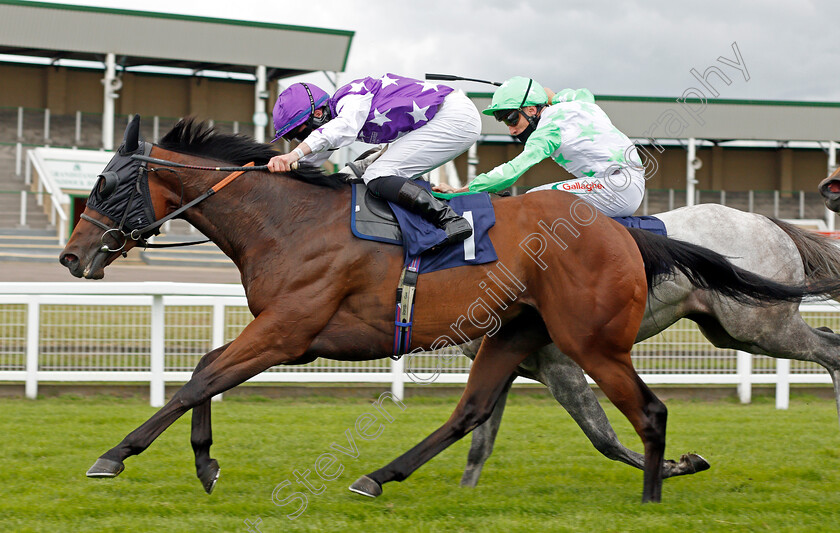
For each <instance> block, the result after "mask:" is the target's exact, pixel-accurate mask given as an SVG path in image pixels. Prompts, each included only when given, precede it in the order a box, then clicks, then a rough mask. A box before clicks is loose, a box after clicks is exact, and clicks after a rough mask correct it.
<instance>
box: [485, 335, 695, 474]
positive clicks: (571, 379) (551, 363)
mask: <svg viewBox="0 0 840 533" xmlns="http://www.w3.org/2000/svg"><path fill="white" fill-rule="evenodd" d="M534 359H535V361H536V365H535V366H536V371H535V373H534V375H533V376H531V375H528V373H526V374H525V375H526V377H531V378H532V379H535V380H537V381H540V382H541V383H543V384H545V385H546V386H547V387H548V389H549V391H551V394H552V395H553V396H554V399H555V400H557V402H558V403H559V404H560V405H561V406H563V408H564V409H565V410H566V411H567V412H568V413H569V414H570V415H571V417H572V418H573V419H574V421H575V422H576V423H577V425H578V426H579V427H580V428H581V430H583V433H584V434H585V435H586V437H587V438H588V439H589V441H590V442H591V443H592V445H593V446H594V447H595V449H596V450H598V451H599V452H600V453H601V454H602V455H604V457H606V458H608V459H611V460H613V461H619V462H622V463H625V464H627V465H629V466H632V467H634V468H638V469H639V470H644V467H645V458H644V455H642V454H640V453H638V452H634V451H633V450H630V449H628V448H627V447H625V446H624V445H623V444H622V443H621V441H619V440H618V436H617V435H616V434H615V431H614V430H613V428H612V425H611V424H610V421H609V419H608V418H607V415H606V413H605V412H604V409H603V408H602V407H601V404H600V402H599V401H598V398H597V397H596V396H595V393H594V392H593V391H592V387H590V386H589V383H588V382H587V381H586V376H585V375H584V373H583V370H581V368H580V366H578V365H577V363H575V362H574V361H572V360H571V359H569V358H568V357H567V356H566V355H565V354H564V353H563V352H561V351H560V349H559V348H557V346H555V345H554V344H551V345H549V346H545V347H544V348H542V349H540V350H539V351H538V352H537V353H536V354H534ZM491 420H492V419H491ZM491 449H492V444H491ZM708 469H709V463H708V461H706V460H705V459H704V458H703V457H701V456H700V455H697V454H695V453H687V454H683V455H682V456H681V457H680V460H679V461H674V460H672V459H667V460H665V461H663V463H662V477H663V479H664V478H669V477H675V476H683V475H688V474H696V473H697V472H702V471H704V470H708Z"/></svg>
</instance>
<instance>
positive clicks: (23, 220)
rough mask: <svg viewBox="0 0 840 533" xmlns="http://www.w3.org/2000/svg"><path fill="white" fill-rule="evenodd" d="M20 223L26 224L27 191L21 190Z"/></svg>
mask: <svg viewBox="0 0 840 533" xmlns="http://www.w3.org/2000/svg"><path fill="white" fill-rule="evenodd" d="M20 225H21V226H26V191H20Z"/></svg>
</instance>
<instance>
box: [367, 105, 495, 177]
mask: <svg viewBox="0 0 840 533" xmlns="http://www.w3.org/2000/svg"><path fill="white" fill-rule="evenodd" d="M480 134H481V118H480V116H479V114H478V110H477V109H476V108H475V104H473V103H472V101H471V100H470V99H469V98H467V96H466V95H465V94H464V93H463V92H462V91H454V92H452V93H449V95H447V97H446V98H445V99H444V100H443V104H441V107H440V109H439V110H438V112H437V114H435V116H434V117H432V120H430V121H429V122H428V123H427V124H424V125H423V126H421V127H419V128H417V129H416V130H413V131H410V132H408V133H406V134H405V135H403V136H402V137H400V138H399V139H397V140H396V141H393V142H392V143H390V144H389V145H388V149H387V150H386V151H385V153H384V154H382V156H381V157H380V158H379V159H377V160H376V161H374V162H373V163H371V165H370V166H369V167H368V168H367V170H366V171H365V173H364V174H363V175H362V179H364V180H365V183H368V182H369V181H370V180H372V179H375V178H380V177H382V176H402V177H404V178H413V177H415V176H419V175H420V174H424V173H426V172H428V171H430V170H432V169H434V168H437V167H439V166H441V165H442V164H444V163H446V162H447V161H450V160H452V159H455V158H456V157H457V156H459V155H461V154H462V153H464V152H466V151H467V149H468V148H469V147H470V146H472V145H473V143H475V142H476V141H477V140H478V136H479V135H480Z"/></svg>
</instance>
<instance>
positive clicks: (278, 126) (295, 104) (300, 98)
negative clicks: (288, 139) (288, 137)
mask: <svg viewBox="0 0 840 533" xmlns="http://www.w3.org/2000/svg"><path fill="white" fill-rule="evenodd" d="M329 97H330V95H328V94H327V93H325V92H324V91H323V90H321V88H320V87H318V86H317V85H313V84H311V83H294V84H292V85H290V86H289V87H288V88H287V89H285V90H284V91H283V92H282V93H280V96H278V97H277V102H276V103H275V104H274V112H273V118H274V130H275V136H274V140H272V141H271V142H274V141H276V140H277V139H279V138H280V137H282V136H283V135H285V134H287V133H288V132H290V131H291V130H293V129H295V128H297V127H298V126H300V125H301V124H303V123H304V122H306V121H307V119H308V118H309V117H311V116H312V113H313V112H314V111H315V110H316V109H318V108H319V107H321V106H323V105H325V104H326V103H327V99H328V98H329Z"/></svg>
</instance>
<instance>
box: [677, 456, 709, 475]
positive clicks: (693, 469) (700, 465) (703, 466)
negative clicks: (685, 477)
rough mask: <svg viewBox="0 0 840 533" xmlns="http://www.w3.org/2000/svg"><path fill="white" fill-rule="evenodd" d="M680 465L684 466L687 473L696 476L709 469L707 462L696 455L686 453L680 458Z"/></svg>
mask: <svg viewBox="0 0 840 533" xmlns="http://www.w3.org/2000/svg"><path fill="white" fill-rule="evenodd" d="M680 464H681V465H683V464H684V465H686V470H687V473H691V474H696V473H697V472H702V471H703V470H708V469H709V468H711V465H710V464H709V462H708V461H707V460H705V459H703V458H702V457H700V456H699V455H697V454H696V453H687V454H685V455H683V456H682V457H680Z"/></svg>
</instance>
